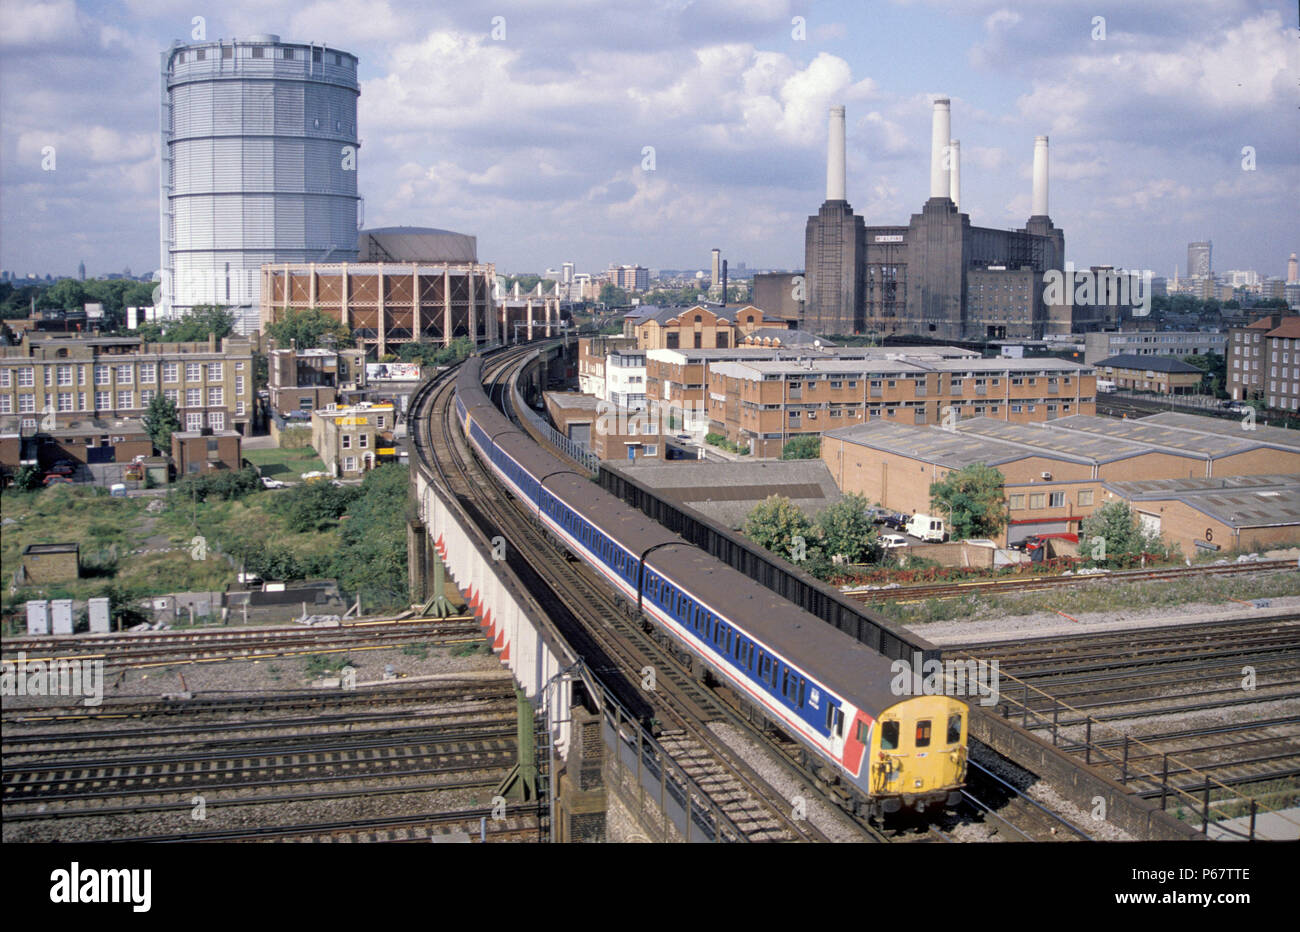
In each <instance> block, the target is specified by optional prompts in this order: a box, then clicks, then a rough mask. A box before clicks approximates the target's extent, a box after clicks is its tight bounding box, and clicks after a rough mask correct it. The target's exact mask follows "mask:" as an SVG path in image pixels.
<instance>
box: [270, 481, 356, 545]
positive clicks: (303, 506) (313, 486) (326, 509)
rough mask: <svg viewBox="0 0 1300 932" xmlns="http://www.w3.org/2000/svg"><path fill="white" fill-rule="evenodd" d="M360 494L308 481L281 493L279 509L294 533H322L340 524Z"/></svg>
mask: <svg viewBox="0 0 1300 932" xmlns="http://www.w3.org/2000/svg"><path fill="white" fill-rule="evenodd" d="M357 494H358V493H357V490H356V489H355V488H353V487H351V486H337V485H334V484H333V483H331V482H307V483H303V484H302V485H299V486H295V487H294V488H292V489H289V490H288V491H287V492H281V493H279V495H278V496H277V497H276V499H275V508H276V510H277V511H279V512H280V513H281V514H282V515H284V517H285V521H286V522H287V523H288V525H289V530H291V531H295V532H299V533H301V532H304V531H322V530H325V529H326V528H328V527H330V526H331V525H332V524H334V523H335V522H336V521H338V519H339V518H340V517H341V516H342V515H343V513H344V512H346V511H347V510H348V506H349V505H350V504H351V503H352V501H353V500H354V499H355V498H356V497H357Z"/></svg>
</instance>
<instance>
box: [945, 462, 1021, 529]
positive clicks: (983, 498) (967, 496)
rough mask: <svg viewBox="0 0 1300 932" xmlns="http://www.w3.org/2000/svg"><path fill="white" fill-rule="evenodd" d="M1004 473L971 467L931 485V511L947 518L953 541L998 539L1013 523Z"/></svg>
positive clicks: (981, 466) (982, 467) (978, 465)
mask: <svg viewBox="0 0 1300 932" xmlns="http://www.w3.org/2000/svg"><path fill="white" fill-rule="evenodd" d="M1005 482H1006V481H1005V479H1004V478H1003V476H1002V473H1001V472H999V471H998V470H996V469H994V468H993V467H992V466H987V465H985V464H984V463H972V464H971V465H970V466H966V467H964V468H962V469H959V470H957V471H955V472H950V473H948V475H947V476H945V477H944V478H943V479H941V480H940V481H938V482H934V483H931V485H930V507H931V508H933V509H934V510H935V512H936V513H938V514H942V515H944V516H946V519H947V522H948V532H949V534H950V535H951V537H952V539H953V540H965V539H968V538H971V537H996V536H997V535H998V534H999V533H1000V532H1001V531H1002V528H1004V527H1005V526H1006V524H1007V521H1009V520H1010V517H1011V516H1010V514H1009V513H1008V511H1007V506H1006V502H1005V497H1004V494H1003V490H1004V486H1005Z"/></svg>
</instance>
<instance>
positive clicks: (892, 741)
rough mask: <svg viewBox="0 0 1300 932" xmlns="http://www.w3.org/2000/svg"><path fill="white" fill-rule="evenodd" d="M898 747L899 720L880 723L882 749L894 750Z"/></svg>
mask: <svg viewBox="0 0 1300 932" xmlns="http://www.w3.org/2000/svg"><path fill="white" fill-rule="evenodd" d="M897 748H898V722H896V721H894V722H881V723H880V749H881V750H882V751H893V750H895V749H897Z"/></svg>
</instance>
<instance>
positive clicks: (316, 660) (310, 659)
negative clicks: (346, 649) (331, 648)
mask: <svg viewBox="0 0 1300 932" xmlns="http://www.w3.org/2000/svg"><path fill="white" fill-rule="evenodd" d="M348 666H355V664H353V663H352V661H351V660H350V659H349V658H348V657H346V656H344V655H342V654H309V655H308V656H307V663H306V665H305V666H304V667H303V672H304V673H306V674H307V675H308V676H324V675H326V674H331V673H338V672H339V671H340V670H342V669H343V668H344V667H348Z"/></svg>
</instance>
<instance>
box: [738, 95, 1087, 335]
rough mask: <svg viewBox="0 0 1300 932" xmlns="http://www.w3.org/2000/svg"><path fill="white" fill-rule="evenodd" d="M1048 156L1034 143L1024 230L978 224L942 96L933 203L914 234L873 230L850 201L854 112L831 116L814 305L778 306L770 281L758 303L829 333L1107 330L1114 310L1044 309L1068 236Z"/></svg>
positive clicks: (811, 279) (814, 258) (809, 251)
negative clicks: (1059, 218) (1058, 214)
mask: <svg viewBox="0 0 1300 932" xmlns="http://www.w3.org/2000/svg"><path fill="white" fill-rule="evenodd" d="M1047 146H1048V140H1047V137H1046V136H1039V137H1037V138H1036V139H1035V141H1034V172H1033V200H1032V209H1031V213H1030V217H1029V218H1028V220H1027V221H1026V223H1025V226H1024V227H1023V228H1021V229H1019V230H997V229H992V228H989V227H978V226H973V225H972V224H971V221H970V215H969V214H965V213H962V212H961V208H960V199H961V143H960V142H959V141H957V140H955V139H953V138H952V135H951V101H950V100H949V99H948V98H939V99H938V100H936V101H934V111H933V117H932V124H931V140H930V197H929V199H928V200H927V201H926V202H925V204H924V206H923V207H922V208H921V211H920V213H917V214H913V215H912V217H911V219H910V221H909V222H908V223H907V224H906V225H905V226H903V225H900V226H868V225H867V224H866V222H865V220H864V219H863V218H862V216H861V215H859V214H856V213H854V212H853V208H852V207H851V206H850V205H849V203H848V200H847V199H846V196H845V191H846V188H847V185H846V177H845V122H844V107H842V106H836V107H831V108H830V128H829V143H828V148H827V159H826V200H825V202H823V204H822V205H821V208H820V209H819V210H818V212H817V213H816V214H815V215H813V216H811V217H809V218H808V223H807V226H806V229H805V236H804V254H805V266H804V268H805V281H804V293H803V301H802V303H800V302H799V299H798V297H797V289H796V288H790V289H788V293H789V294H790V295H792V296H793V297H790V298H786V297H785V296H778V291H777V289H776V288H774V287H773V285H775V284H776V283H775V282H764V283H760V284H759V285H756V298H758V295H759V290H758V289H759V287H760V285H761V286H762V294H763V295H771V296H772V297H773V300H770V301H769V303H774V304H776V306H774V307H771V308H768V307H767V305H766V304H764V303H763V302H762V300H761V299H760V300H758V301H757V303H759V306H761V307H764V308H765V309H767V310H770V311H772V312H774V313H780V314H784V315H786V316H797V317H798V318H799V320H800V326H802V327H804V328H806V329H809V330H814V331H816V332H818V333H826V334H852V333H872V334H877V335H880V336H882V337H883V336H890V335H917V336H926V337H933V338H935V339H938V340H986V339H1005V338H1027V339H1040V338H1042V337H1043V336H1044V335H1046V334H1056V333H1070V332H1073V331H1076V330H1087V329H1093V328H1095V327H1096V326H1098V325H1101V324H1103V323H1105V322H1107V319H1108V316H1109V315H1110V314H1111V313H1112V309H1109V308H1086V307H1074V306H1073V305H1070V304H1061V305H1049V304H1048V303H1047V302H1046V301H1045V300H1044V287H1043V276H1044V274H1045V273H1046V272H1048V271H1051V270H1053V269H1055V270H1061V269H1063V264H1064V259H1065V234H1064V233H1063V232H1062V231H1061V230H1060V229H1059V228H1057V227H1056V226H1055V225H1054V224H1053V223H1052V220H1051V217H1050V216H1049V214H1048V204H1047V198H1048V185H1047V179H1048V170H1047V151H1048V148H1047ZM782 285H784V283H782ZM782 290H786V289H782ZM1093 317H1096V319H1095V320H1094V319H1093Z"/></svg>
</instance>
